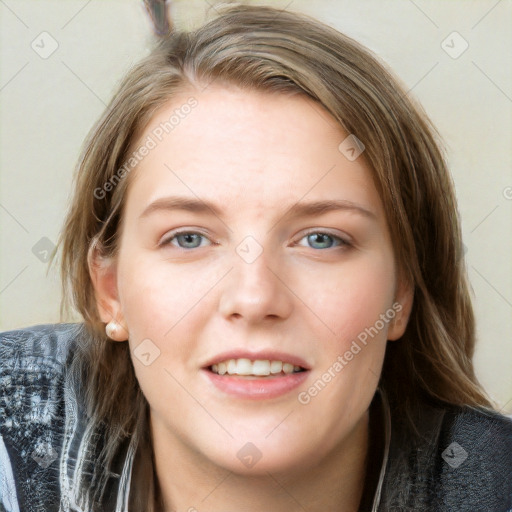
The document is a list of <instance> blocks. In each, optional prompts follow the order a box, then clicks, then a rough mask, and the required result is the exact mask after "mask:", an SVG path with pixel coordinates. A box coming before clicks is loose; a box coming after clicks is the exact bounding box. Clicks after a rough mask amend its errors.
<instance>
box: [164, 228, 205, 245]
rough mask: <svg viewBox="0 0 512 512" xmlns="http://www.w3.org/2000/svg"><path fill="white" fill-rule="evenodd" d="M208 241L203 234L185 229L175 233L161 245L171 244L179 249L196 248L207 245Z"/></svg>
mask: <svg viewBox="0 0 512 512" xmlns="http://www.w3.org/2000/svg"><path fill="white" fill-rule="evenodd" d="M203 242H207V243H203ZM208 243H209V240H208V239H207V238H206V237H205V236H204V235H201V234H200V233H193V232H188V231H187V232H182V233H176V234H175V235H174V236H172V237H171V238H168V239H167V240H166V241H165V242H163V243H162V245H168V244H171V245H174V246H177V247H179V248H180V249H197V248H198V247H201V246H203V245H208Z"/></svg>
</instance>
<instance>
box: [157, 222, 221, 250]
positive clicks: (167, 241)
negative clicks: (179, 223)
mask: <svg viewBox="0 0 512 512" xmlns="http://www.w3.org/2000/svg"><path fill="white" fill-rule="evenodd" d="M179 235H200V236H202V237H203V238H206V239H207V240H208V241H209V242H210V244H214V241H213V240H212V239H211V237H210V235H209V234H208V233H207V232H206V231H205V230H202V229H199V228H194V227H184V228H176V229H172V230H171V231H167V232H166V233H165V235H163V236H162V237H160V240H159V241H158V243H157V246H158V247H164V246H166V245H171V241H172V240H173V239H174V238H176V237H177V236H179ZM177 248H178V249H181V247H177Z"/></svg>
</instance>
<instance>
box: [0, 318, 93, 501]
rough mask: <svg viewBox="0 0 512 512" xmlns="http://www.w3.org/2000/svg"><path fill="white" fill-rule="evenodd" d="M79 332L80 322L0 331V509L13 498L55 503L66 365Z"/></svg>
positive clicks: (80, 335) (79, 338) (61, 438)
mask: <svg viewBox="0 0 512 512" xmlns="http://www.w3.org/2000/svg"><path fill="white" fill-rule="evenodd" d="M84 333H85V330H84V328H83V325H82V324H54V325H38V326H34V327H29V328H26V329H19V330H13V331H7V332H2V333H0V510H2V506H3V507H4V508H5V507H6V504H9V503H11V504H12V503H16V502H17V500H19V503H20V504H25V503H41V504H46V505H45V506H46V508H45V510H48V511H49V510H52V511H53V510H56V509H55V508H54V507H55V506H58V499H57V496H58V481H59V480H58V461H57V460H56V459H58V457H59V454H60V451H61V446H62V442H63V432H64V426H65V416H66V413H65V409H66V403H65V402H66V398H65V386H64V382H65V379H66V368H67V365H68V362H69V360H70V359H69V358H70V357H71V356H72V354H73V352H74V351H73V347H76V345H77V342H79V341H80V340H81V339H82V338H81V337H82V336H83V335H84ZM6 500H7V501H6ZM56 503H57V505H55V504H56ZM11 509H12V510H16V508H9V507H7V510H11ZM21 509H23V506H21ZM34 510H35V509H34ZM38 510H39V509H38Z"/></svg>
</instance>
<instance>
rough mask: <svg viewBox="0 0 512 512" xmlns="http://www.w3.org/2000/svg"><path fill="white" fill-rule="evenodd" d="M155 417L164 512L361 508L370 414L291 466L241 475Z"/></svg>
mask: <svg viewBox="0 0 512 512" xmlns="http://www.w3.org/2000/svg"><path fill="white" fill-rule="evenodd" d="M155 423H156V422H154V421H151V431H152V437H153V443H154V446H155V447H156V448H155V450H154V455H155V471H156V475H157V479H158V485H159V488H160V499H161V502H162V503H163V507H164V508H163V511H161V512H175V511H176V512H178V511H179V512H182V511H183V512H185V511H186V512H203V511H205V512H235V511H239V510H244V512H260V511H261V510H272V511H273V512H284V511H286V512H304V511H305V510H307V511H308V512H320V511H322V512H323V511H325V510H336V511H340V512H357V510H358V507H359V503H360V501H361V495H362V491H363V486H364V479H365V473H366V464H365V461H366V456H367V450H368V413H367V414H365V415H364V416H363V418H362V419H361V420H360V422H359V423H358V424H357V425H356V426H355V428H354V429H353V431H352V432H351V433H350V434H349V435H348V436H347V437H346V438H345V439H344V440H343V442H342V443H340V445H339V446H337V447H336V448H335V449H334V450H331V452H330V453H329V454H328V455H327V456H326V457H324V458H323V459H322V460H320V461H317V462H316V463H315V464H314V465H309V464H308V463H307V461H298V462H297V463H296V464H294V467H293V468H290V470H289V471H286V472H284V471H280V472H278V471H272V470H268V471H264V472H261V474H258V475H247V474H237V473H234V472H232V471H229V470H227V469H226V468H222V467H219V466H217V465H215V464H214V463H213V462H212V461H210V460H208V459H206V458H204V457H202V456H201V455H200V454H198V453H197V452H194V451H193V450H190V449H189V447H187V446H184V445H183V444H182V443H181V442H179V440H177V439H176V438H175V437H174V436H172V435H171V434H170V433H169V432H168V431H165V430H162V429H160V428H159V426H158V424H156V425H155Z"/></svg>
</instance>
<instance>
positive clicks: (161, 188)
mask: <svg viewBox="0 0 512 512" xmlns="http://www.w3.org/2000/svg"><path fill="white" fill-rule="evenodd" d="M192 105H193V106H192ZM348 135H349V134H347V133H346V132H345V131H344V130H343V129H342V127H341V126H340V125H339V123H338V122H337V121H336V120H335V119H334V118H333V117H332V116H331V115H330V114H329V113H328V112H327V111H326V110H325V109H324V108H323V107H322V106H321V105H320V104H319V103H317V102H315V101H314V100H312V99H310V98H309V97H307V96H305V95H288V94H282V93H267V92H261V91H254V90H242V89H239V88H237V87H232V86H229V87H227V86H218V85H211V86H209V87H207V88H206V89H205V90H204V91H202V92H199V91H192V90H191V91H190V92H189V93H182V94H180V95H179V96H177V97H175V98H173V99H172V100H170V101H168V102H167V103H166V104H165V105H163V106H162V107H161V108H160V109H159V110H158V111H157V112H156V113H155V115H154V116H153V118H152V119H151V121H150V122H149V123H148V125H147V127H146V129H145V130H144V133H143V134H142V136H141V137H140V138H139V141H138V143H137V144H136V145H135V148H136V149H137V148H140V147H141V145H143V144H147V145H148V146H151V149H150V150H149V151H148V152H147V154H146V155H145V156H144V157H143V158H142V159H141V161H140V162H139V163H138V165H137V166H136V168H135V170H134V171H133V172H132V174H131V175H130V177H129V179H130V187H129V193H128V203H132V204H133V205H134V206H135V207H136V208H138V209H143V207H144V206H145V205H147V204H148V203H149V202H151V201H153V200H155V199H157V198H158V197H160V196H162V195H165V194H171V193H172V194H182V195H188V196H196V197H200V198H204V199H208V200H212V201H214V202H216V203H221V204H225V205H226V207H227V206H229V205H230V204H231V205H233V203H235V204H236V207H237V208H238V209H241V208H246V209H249V208H256V209H260V210H262V209H265V208H268V207H272V208H279V207H280V206H284V205H285V204H287V205H289V204H290V203H293V202H296V201H299V200H301V198H307V199H311V200H317V199H322V198H326V196H329V197H328V198H329V199H337V198H343V199H348V200H352V201H355V202H362V203H364V204H366V206H368V207H370V206H371V207H373V209H374V210H375V211H381V209H382V206H381V204H380V198H379V197H378V194H377V191H376V189H375V187H374V185H373V179H372V173H371V169H370V167H369V166H368V165H367V163H366V161H365V160H364V154H363V155H361V156H360V157H359V158H357V159H356V160H354V161H351V160H349V159H348V158H347V157H346V156H345V154H344V153H343V152H342V151H340V144H341V143H342V142H343V141H344V140H345V139H346V138H347V137H348Z"/></svg>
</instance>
